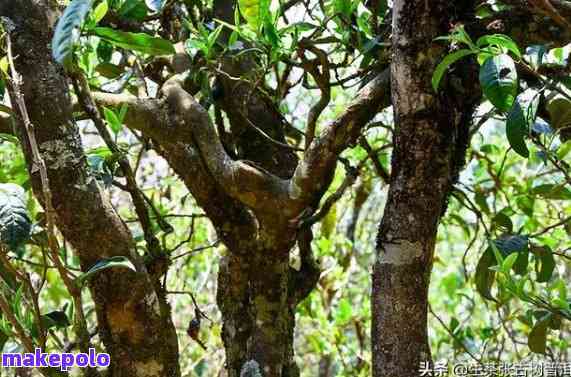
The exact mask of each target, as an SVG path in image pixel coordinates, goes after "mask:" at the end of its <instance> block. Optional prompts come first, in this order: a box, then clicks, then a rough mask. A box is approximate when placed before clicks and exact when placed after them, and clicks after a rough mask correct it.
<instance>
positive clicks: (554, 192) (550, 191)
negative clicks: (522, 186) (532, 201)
mask: <svg viewBox="0 0 571 377" xmlns="http://www.w3.org/2000/svg"><path fill="white" fill-rule="evenodd" d="M531 194H533V195H537V196H541V197H542V198H545V199H551V200H570V199H571V191H570V190H569V189H568V188H567V187H565V185H554V184H550V183H546V184H543V185H539V186H535V187H533V188H532V189H531Z"/></svg>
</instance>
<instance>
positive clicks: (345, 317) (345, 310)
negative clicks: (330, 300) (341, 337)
mask: <svg viewBox="0 0 571 377" xmlns="http://www.w3.org/2000/svg"><path fill="white" fill-rule="evenodd" d="M352 316H353V308H352V307H351V304H350V303H349V301H347V300H346V299H342V300H341V301H339V308H338V309H337V312H336V313H335V322H337V323H339V324H344V323H347V322H349V321H350V320H351V317H352Z"/></svg>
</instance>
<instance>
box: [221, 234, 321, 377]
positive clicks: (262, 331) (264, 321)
mask: <svg viewBox="0 0 571 377" xmlns="http://www.w3.org/2000/svg"><path fill="white" fill-rule="evenodd" d="M274 226H276V225H275V224H274ZM278 228H279V226H278ZM302 233H303V234H305V233H304V232H302ZM275 234H279V232H277V233H275ZM282 234H284V237H282V239H281V240H277V239H276V238H275V237H272V236H270V235H268V234H267V233H265V232H263V234H262V235H261V236H260V237H259V238H258V239H256V240H252V241H251V242H249V244H250V247H249V248H248V249H246V250H247V252H245V253H244V252H240V251H239V250H236V249H234V250H229V252H228V255H226V256H225V257H224V258H223V259H222V261H221V263H220V271H219V278H218V294H217V301H218V306H219V308H220V310H221V312H222V318H223V331H222V338H223V341H224V345H225V348H226V368H227V371H228V376H229V377H248V376H252V377H255V376H258V375H257V374H255V373H257V372H259V373H260V375H261V376H264V377H297V376H299V369H298V368H297V366H296V365H295V363H294V361H293V356H294V352H293V335H294V327H295V307H296V305H297V304H298V303H299V301H300V300H302V299H303V298H305V297H306V296H307V294H309V292H310V291H311V289H312V288H313V287H314V286H315V284H316V282H317V277H318V276H319V272H318V270H317V269H316V268H310V267H308V265H307V263H308V262H307V260H306V261H305V265H303V264H302V269H301V270H300V271H296V270H293V269H292V268H291V267H290V265H289V253H290V249H291V247H292V246H293V242H294V241H295V240H291V239H290V240H288V239H287V238H288V237H287V236H285V235H286V234H288V233H286V231H284V232H282ZM289 234H295V231H292V230H289ZM284 241H285V242H284ZM305 241H310V239H309V240H308V239H305ZM300 243H301V245H302V246H300V247H301V248H303V247H304V246H307V243H305V244H304V243H303V242H302V241H300ZM242 245H244V244H242ZM301 282H303V284H302V283H301Z"/></svg>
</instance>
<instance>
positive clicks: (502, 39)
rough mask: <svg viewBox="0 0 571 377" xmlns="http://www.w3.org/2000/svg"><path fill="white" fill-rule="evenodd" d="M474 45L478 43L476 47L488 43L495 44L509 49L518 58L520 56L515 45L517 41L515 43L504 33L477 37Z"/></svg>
mask: <svg viewBox="0 0 571 377" xmlns="http://www.w3.org/2000/svg"><path fill="white" fill-rule="evenodd" d="M476 45H478V47H484V46H488V45H492V46H497V47H500V48H503V49H505V50H507V51H510V52H512V53H513V54H514V55H515V56H517V57H518V58H521V52H520V51H519V48H518V47H517V43H515V42H514V40H513V39H511V38H510V37H508V36H507V35H504V34H492V35H484V36H483V37H480V38H479V39H478V41H477V42H476Z"/></svg>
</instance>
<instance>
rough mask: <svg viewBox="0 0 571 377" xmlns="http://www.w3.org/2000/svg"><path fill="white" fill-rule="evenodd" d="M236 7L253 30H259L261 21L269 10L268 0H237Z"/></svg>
mask: <svg viewBox="0 0 571 377" xmlns="http://www.w3.org/2000/svg"><path fill="white" fill-rule="evenodd" d="M238 7H239V9H240V12H241V13H242V16H243V17H244V19H245V20H246V23H247V24H248V25H249V26H250V27H251V28H252V29H253V30H255V31H258V30H260V27H261V26H262V23H263V22H264V20H265V18H266V16H267V15H268V14H269V12H270V1H269V0H238Z"/></svg>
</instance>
